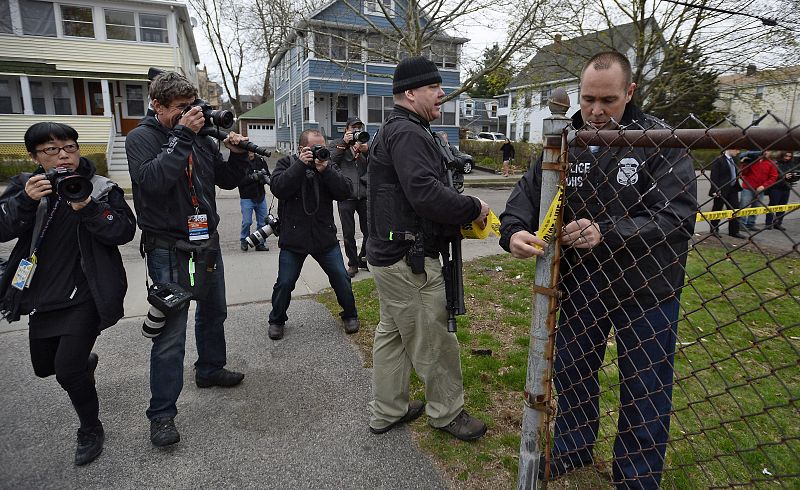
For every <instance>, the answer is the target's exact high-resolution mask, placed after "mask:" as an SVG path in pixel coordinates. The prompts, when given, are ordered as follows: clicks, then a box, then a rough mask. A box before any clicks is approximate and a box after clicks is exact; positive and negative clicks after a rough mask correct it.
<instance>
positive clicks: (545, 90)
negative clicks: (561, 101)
mask: <svg viewBox="0 0 800 490" xmlns="http://www.w3.org/2000/svg"><path fill="white" fill-rule="evenodd" d="M552 93H553V87H551V86H550V85H545V86H544V87H542V88H541V90H540V91H539V106H540V107H544V106H546V105H547V104H549V103H550V95H551V94H552Z"/></svg>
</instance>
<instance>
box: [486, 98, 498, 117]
mask: <svg viewBox="0 0 800 490" xmlns="http://www.w3.org/2000/svg"><path fill="white" fill-rule="evenodd" d="M486 114H488V116H489V117H490V118H493V119H494V118H496V117H497V102H487V103H486Z"/></svg>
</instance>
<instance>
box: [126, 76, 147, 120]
mask: <svg viewBox="0 0 800 490" xmlns="http://www.w3.org/2000/svg"><path fill="white" fill-rule="evenodd" d="M146 100H147V99H146V93H145V90H144V86H143V85H139V84H130V83H126V84H125V107H126V109H127V116H126V117H143V116H144V111H145V108H146V106H147V104H146Z"/></svg>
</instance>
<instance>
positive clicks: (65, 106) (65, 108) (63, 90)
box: [51, 82, 144, 115]
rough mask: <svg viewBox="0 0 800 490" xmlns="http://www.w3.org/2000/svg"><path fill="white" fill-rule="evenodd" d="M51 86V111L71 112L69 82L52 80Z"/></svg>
mask: <svg viewBox="0 0 800 490" xmlns="http://www.w3.org/2000/svg"><path fill="white" fill-rule="evenodd" d="M51 87H52V89H51V93H52V94H53V112H54V113H55V114H64V115H70V114H72V95H71V94H70V87H69V83H67V82H52V83H51ZM143 115H144V114H143Z"/></svg>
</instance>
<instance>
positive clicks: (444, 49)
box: [424, 42, 459, 68]
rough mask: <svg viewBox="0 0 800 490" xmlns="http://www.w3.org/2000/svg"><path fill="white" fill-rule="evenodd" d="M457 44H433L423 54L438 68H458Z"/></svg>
mask: <svg viewBox="0 0 800 490" xmlns="http://www.w3.org/2000/svg"><path fill="white" fill-rule="evenodd" d="M458 53H459V49H458V44H454V43H447V42H435V43H433V44H432V45H431V46H430V47H429V48H428V49H427V50H426V51H425V53H424V55H425V56H426V57H427V58H428V59H430V60H431V61H433V62H434V63H435V64H436V66H438V67H439V68H456V67H457V66H458Z"/></svg>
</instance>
